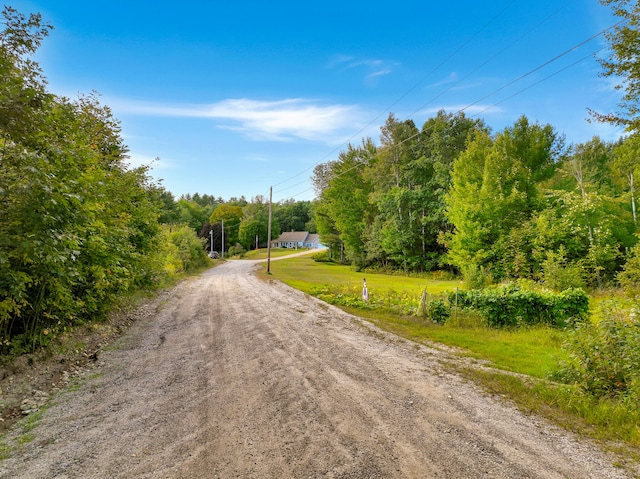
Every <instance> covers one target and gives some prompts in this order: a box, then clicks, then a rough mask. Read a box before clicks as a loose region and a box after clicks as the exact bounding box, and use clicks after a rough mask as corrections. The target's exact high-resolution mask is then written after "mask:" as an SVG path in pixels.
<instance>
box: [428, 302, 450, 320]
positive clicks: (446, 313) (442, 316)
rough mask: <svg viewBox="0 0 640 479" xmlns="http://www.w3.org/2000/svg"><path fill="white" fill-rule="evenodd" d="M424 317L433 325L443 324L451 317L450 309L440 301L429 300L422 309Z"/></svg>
mask: <svg viewBox="0 0 640 479" xmlns="http://www.w3.org/2000/svg"><path fill="white" fill-rule="evenodd" d="M424 316H425V317H426V318H427V319H428V320H430V321H432V322H434V323H441V324H443V323H445V322H446V321H447V320H448V319H449V317H451V308H450V307H449V305H448V304H447V303H445V302H444V301H443V300H442V299H431V300H430V301H428V302H427V303H426V305H425V308H424Z"/></svg>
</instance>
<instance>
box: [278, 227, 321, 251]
mask: <svg viewBox="0 0 640 479" xmlns="http://www.w3.org/2000/svg"><path fill="white" fill-rule="evenodd" d="M271 247H272V248H295V249H297V248H309V249H315V248H323V246H322V245H321V244H320V237H319V235H317V234H310V233H309V232H307V231H288V232H286V233H282V234H281V235H280V236H279V237H278V239H275V240H273V241H271Z"/></svg>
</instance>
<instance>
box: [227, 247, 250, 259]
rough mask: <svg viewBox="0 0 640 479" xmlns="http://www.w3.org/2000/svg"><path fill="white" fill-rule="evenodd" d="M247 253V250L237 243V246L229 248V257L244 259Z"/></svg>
mask: <svg viewBox="0 0 640 479" xmlns="http://www.w3.org/2000/svg"><path fill="white" fill-rule="evenodd" d="M246 253H247V250H245V249H244V247H243V246H242V245H241V244H240V243H236V245H235V246H231V247H230V248H229V256H238V257H240V258H242V257H243V256H244V255H245V254H246Z"/></svg>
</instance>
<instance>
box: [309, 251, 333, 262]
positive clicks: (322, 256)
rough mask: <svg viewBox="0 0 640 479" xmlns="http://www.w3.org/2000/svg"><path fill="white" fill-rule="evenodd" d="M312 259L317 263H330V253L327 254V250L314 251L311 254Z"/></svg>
mask: <svg viewBox="0 0 640 479" xmlns="http://www.w3.org/2000/svg"><path fill="white" fill-rule="evenodd" d="M312 258H313V261H315V262H317V263H331V261H332V260H331V255H330V254H329V250H328V249H326V250H323V251H320V252H319V253H316V254H314V255H313V256H312Z"/></svg>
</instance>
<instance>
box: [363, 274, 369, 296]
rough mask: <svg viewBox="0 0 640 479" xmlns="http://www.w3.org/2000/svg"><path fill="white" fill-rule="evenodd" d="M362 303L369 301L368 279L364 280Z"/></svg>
mask: <svg viewBox="0 0 640 479" xmlns="http://www.w3.org/2000/svg"><path fill="white" fill-rule="evenodd" d="M362 282H363V286H362V301H369V290H368V289H367V278H362Z"/></svg>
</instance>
